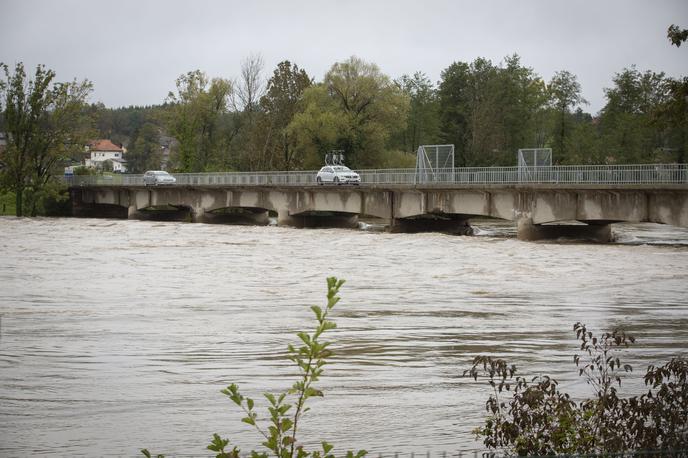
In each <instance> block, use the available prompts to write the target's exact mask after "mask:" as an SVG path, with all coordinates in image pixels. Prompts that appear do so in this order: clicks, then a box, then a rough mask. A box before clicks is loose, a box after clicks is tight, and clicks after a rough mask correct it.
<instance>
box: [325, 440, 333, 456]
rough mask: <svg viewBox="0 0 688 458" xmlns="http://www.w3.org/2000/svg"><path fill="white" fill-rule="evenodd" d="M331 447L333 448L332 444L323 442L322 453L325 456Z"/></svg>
mask: <svg viewBox="0 0 688 458" xmlns="http://www.w3.org/2000/svg"><path fill="white" fill-rule="evenodd" d="M333 447H334V446H333V445H332V444H328V443H327V442H325V441H323V442H322V448H323V452H324V453H325V454H328V453H330V450H332V448H333Z"/></svg>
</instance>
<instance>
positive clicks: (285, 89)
mask: <svg viewBox="0 0 688 458" xmlns="http://www.w3.org/2000/svg"><path fill="white" fill-rule="evenodd" d="M311 84H312V81H311V78H310V77H309V76H308V74H307V73H306V71H305V70H303V69H300V68H299V67H298V65H296V64H292V63H291V62H289V61H288V60H285V61H283V62H280V63H279V64H277V68H276V69H275V71H274V72H273V75H272V77H271V78H270V80H268V84H267V90H266V92H265V95H264V96H263V97H261V99H260V108H261V111H262V114H263V116H262V117H261V119H260V121H259V123H258V124H259V126H260V129H259V130H260V132H261V133H262V138H261V143H262V145H263V150H262V152H261V156H262V158H263V160H262V161H261V162H262V164H263V167H262V169H263V170H270V169H275V168H278V169H281V170H292V169H294V168H299V167H300V166H301V165H302V160H301V158H299V157H298V156H297V155H296V151H297V150H296V145H295V138H294V135H293V134H292V133H291V132H290V130H289V129H288V127H289V123H291V121H292V120H293V119H294V115H295V114H296V113H297V110H298V108H299V103H300V102H301V100H302V99H303V93H304V91H305V90H306V89H307V88H308V87H310V86H311Z"/></svg>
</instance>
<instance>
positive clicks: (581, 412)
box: [464, 323, 688, 456]
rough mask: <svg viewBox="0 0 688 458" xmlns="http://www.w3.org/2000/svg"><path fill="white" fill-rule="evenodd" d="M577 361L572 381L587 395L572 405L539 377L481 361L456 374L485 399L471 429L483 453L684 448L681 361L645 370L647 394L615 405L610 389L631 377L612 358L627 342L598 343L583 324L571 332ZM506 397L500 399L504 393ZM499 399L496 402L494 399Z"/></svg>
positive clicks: (687, 388)
mask: <svg viewBox="0 0 688 458" xmlns="http://www.w3.org/2000/svg"><path fill="white" fill-rule="evenodd" d="M573 329H574V331H575V333H576V337H577V339H578V341H579V342H580V350H581V352H582V355H580V354H579V355H575V356H574V357H573V360H574V363H575V364H576V366H578V375H579V376H582V377H585V379H586V382H587V383H588V384H589V385H590V386H591V387H592V388H593V390H594V392H595V396H594V398H592V399H586V400H583V401H581V402H579V403H576V402H575V401H573V400H572V399H571V396H570V395H569V394H567V393H563V392H561V391H560V390H559V387H558V382H557V381H556V380H555V379H553V378H550V377H547V376H537V377H532V378H531V379H526V378H525V377H521V376H517V375H516V367H515V366H513V365H508V364H507V363H506V361H504V360H501V359H496V358H492V357H489V356H477V357H476V358H475V359H474V360H473V366H472V367H471V368H470V369H468V370H467V371H465V372H464V376H466V375H468V376H470V377H472V378H473V379H474V380H476V381H477V380H478V378H484V379H486V380H487V382H488V384H489V385H490V387H491V388H492V391H493V394H491V395H490V397H489V399H488V400H487V402H486V410H487V412H488V417H487V419H486V420H485V424H484V425H483V427H481V428H478V429H476V431H475V432H476V435H477V437H478V438H480V437H482V438H483V443H484V444H485V446H486V447H487V448H488V449H505V451H507V452H508V453H516V454H518V455H539V456H544V455H552V454H573V453H576V454H598V453H619V452H627V451H629V450H662V451H667V450H677V449H683V448H685V444H686V443H688V360H686V359H683V358H681V357H679V358H674V359H672V360H671V361H670V362H669V363H667V364H666V365H664V366H661V367H655V366H650V367H649V368H648V370H647V373H646V375H645V377H644V381H645V384H646V385H647V386H648V387H649V388H648V392H647V394H644V395H642V396H639V397H631V398H622V397H619V396H618V394H617V389H616V386H615V385H618V386H620V385H621V380H622V378H621V375H622V374H624V373H627V372H631V371H632V368H631V366H630V365H628V364H622V363H621V359H620V358H619V356H618V354H619V351H620V350H622V349H624V348H627V347H628V346H629V345H630V344H632V343H634V342H635V339H634V338H633V336H630V335H628V334H626V333H625V332H624V331H622V330H615V331H613V332H606V333H603V334H602V335H601V336H600V337H599V338H598V337H596V336H594V335H593V333H592V332H590V331H588V329H587V328H586V327H585V325H583V324H581V323H576V324H575V325H574V327H573ZM507 392H509V393H510V398H509V399H508V400H504V399H502V397H506V393H507ZM500 396H501V397H500Z"/></svg>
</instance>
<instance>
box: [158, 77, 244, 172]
mask: <svg viewBox="0 0 688 458" xmlns="http://www.w3.org/2000/svg"><path fill="white" fill-rule="evenodd" d="M176 85H177V93H176V94H175V93H173V92H170V93H169V95H168V98H167V100H168V102H169V103H170V107H169V110H168V113H167V128H168V130H169V131H170V133H171V135H173V136H174V137H175V138H176V139H177V140H178V141H179V151H178V157H177V169H178V170H179V171H181V172H203V171H210V170H212V169H213V168H214V167H217V164H218V162H219V161H220V153H221V150H222V149H223V146H224V145H225V143H223V140H224V138H223V135H222V132H221V120H222V119H223V115H225V114H227V112H228V107H229V98H230V96H231V94H232V84H231V82H230V81H229V80H226V79H222V78H213V79H212V80H209V79H208V77H207V76H206V74H205V73H203V72H201V71H200V70H194V71H191V72H188V73H186V74H184V75H181V76H180V77H179V78H177V82H176Z"/></svg>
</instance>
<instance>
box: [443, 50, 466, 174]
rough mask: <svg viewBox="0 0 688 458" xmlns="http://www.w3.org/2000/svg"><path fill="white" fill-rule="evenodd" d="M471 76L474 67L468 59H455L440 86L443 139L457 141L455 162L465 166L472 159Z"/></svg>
mask: <svg viewBox="0 0 688 458" xmlns="http://www.w3.org/2000/svg"><path fill="white" fill-rule="evenodd" d="M470 77H471V70H470V66H469V65H468V64H467V63H465V62H454V63H453V64H451V65H450V66H449V67H447V68H446V69H444V70H443V71H442V73H441V81H440V84H439V89H438V99H439V113H440V138H441V142H442V143H447V144H453V145H454V155H455V158H456V159H455V162H456V165H457V166H461V167H466V166H468V165H469V164H471V163H472V160H471V158H470V151H469V150H468V138H469V136H470V119H471V99H470V93H469V89H470Z"/></svg>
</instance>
